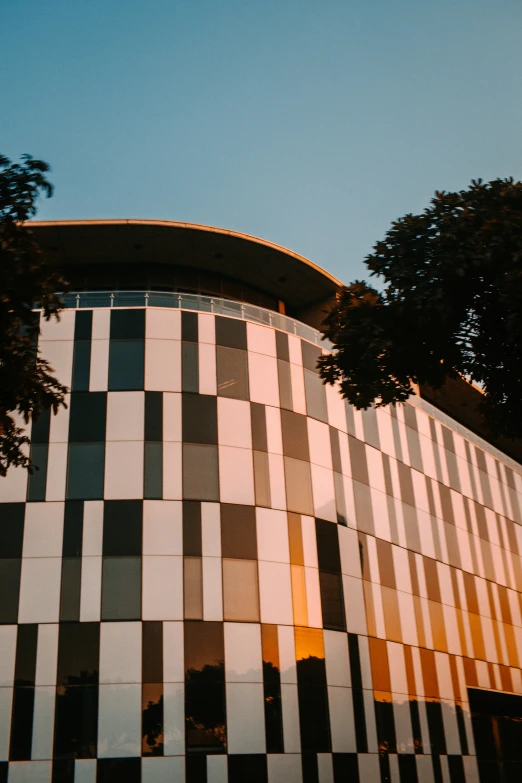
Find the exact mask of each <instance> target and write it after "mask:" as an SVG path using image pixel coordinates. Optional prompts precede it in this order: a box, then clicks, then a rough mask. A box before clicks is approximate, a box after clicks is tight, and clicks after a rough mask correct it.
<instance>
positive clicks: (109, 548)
mask: <svg viewBox="0 0 522 783" xmlns="http://www.w3.org/2000/svg"><path fill="white" fill-rule="evenodd" d="M142 519H143V503H142V501H141V500H106V501H105V503H104V504H103V554H104V555H106V556H113V557H114V556H122V555H126V556H131V555H136V556H137V555H141V548H142V528H143V523H142Z"/></svg>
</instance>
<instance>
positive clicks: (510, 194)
mask: <svg viewBox="0 0 522 783" xmlns="http://www.w3.org/2000/svg"><path fill="white" fill-rule="evenodd" d="M365 263H366V265H367V267H368V269H369V270H370V274H371V275H372V276H377V277H380V278H381V279H383V280H384V290H383V291H378V290H376V289H375V288H372V287H371V286H369V285H367V284H366V283H365V282H362V281H356V282H354V283H353V284H352V285H349V286H347V287H345V288H343V289H342V290H341V291H340V293H339V295H338V300H337V303H336V305H335V306H334V307H333V308H332V310H331V312H330V313H329V314H328V315H327V317H326V321H325V324H324V331H325V334H326V336H327V337H328V338H329V339H330V340H331V341H332V342H333V344H334V352H333V354H332V355H331V356H324V357H322V359H321V360H320V372H321V375H322V377H323V379H324V380H325V381H327V382H329V383H334V382H335V381H339V382H340V385H341V391H342V394H343V396H344V397H346V399H347V400H348V401H349V402H350V403H352V404H353V405H355V407H356V408H359V409H361V408H362V409H364V408H368V407H370V406H373V405H376V406H378V405H388V404H390V403H396V402H403V401H405V400H406V399H408V397H409V396H410V395H411V394H412V393H413V389H412V382H413V383H415V384H427V385H429V386H432V387H433V388H440V387H441V386H442V385H443V383H444V382H445V380H446V379H447V378H455V377H457V376H462V375H463V376H465V377H466V378H468V379H470V380H471V381H474V382H476V383H478V384H480V385H481V387H482V389H483V392H484V395H483V400H482V403H481V412H482V413H483V414H484V417H485V420H486V423H487V424H488V425H489V428H490V430H491V433H492V434H503V435H507V436H511V437H520V436H522V416H521V415H520V410H519V408H520V394H521V389H522V183H521V182H514V181H513V179H497V180H494V181H492V182H488V183H483V182H482V181H481V180H477V181H472V183H471V185H470V187H469V188H467V189H466V190H462V191H460V192H458V193H446V192H437V193H436V194H435V197H434V198H433V199H432V201H431V204H430V206H429V207H428V208H427V209H425V210H424V212H423V213H422V214H420V215H411V214H409V215H406V216H405V217H403V218H400V219H399V220H397V221H395V222H394V223H393V224H392V227H391V228H390V230H389V231H388V232H387V234H386V236H385V238H384V240H383V241H382V242H377V244H376V245H375V246H374V249H373V252H372V253H371V254H370V255H369V256H368V257H367V258H366V260H365Z"/></svg>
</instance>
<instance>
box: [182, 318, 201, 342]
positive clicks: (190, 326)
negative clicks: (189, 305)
mask: <svg viewBox="0 0 522 783" xmlns="http://www.w3.org/2000/svg"><path fill="white" fill-rule="evenodd" d="M181 339H182V340H183V341H184V342H185V341H186V342H190V343H197V342H198V339H199V329H198V314H197V313H181Z"/></svg>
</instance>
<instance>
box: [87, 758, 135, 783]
mask: <svg viewBox="0 0 522 783" xmlns="http://www.w3.org/2000/svg"><path fill="white" fill-rule="evenodd" d="M115 780H124V781H125V783H140V781H141V759H140V758H127V759H125V758H123V759H98V764H97V775H96V783H113V781H115Z"/></svg>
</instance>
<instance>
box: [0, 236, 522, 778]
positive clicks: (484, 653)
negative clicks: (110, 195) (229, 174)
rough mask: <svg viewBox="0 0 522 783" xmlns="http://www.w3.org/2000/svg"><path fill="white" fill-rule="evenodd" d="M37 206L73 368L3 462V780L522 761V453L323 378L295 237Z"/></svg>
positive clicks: (497, 771)
mask: <svg viewBox="0 0 522 783" xmlns="http://www.w3.org/2000/svg"><path fill="white" fill-rule="evenodd" d="M33 230H34V231H35V233H36V235H37V237H38V238H39V239H40V240H41V241H42V244H44V245H46V246H47V247H48V248H50V249H51V252H53V253H54V254H55V255H57V257H58V258H59V259H60V263H61V265H62V266H63V268H64V269H65V271H66V274H68V275H69V277H70V278H71V280H72V281H73V284H74V286H75V288H74V291H73V293H71V294H68V295H67V308H66V310H65V311H64V312H63V314H62V315H61V319H60V321H59V322H55V321H51V322H43V323H42V328H41V351H42V355H43V356H44V357H45V358H47V359H49V361H50V362H51V364H52V365H53V367H54V368H55V370H56V374H57V375H58V377H59V379H60V380H61V381H62V382H63V383H65V384H67V385H68V386H69V387H70V389H71V393H70V396H69V399H68V408H67V410H61V411H60V412H59V413H58V415H57V416H51V417H41V418H40V420H39V421H38V423H37V424H36V425H35V426H34V427H33V431H32V457H33V460H34V462H35V463H36V465H38V467H39V470H38V471H36V472H35V473H34V474H33V475H32V476H28V475H27V473H26V472H25V471H22V470H18V469H17V470H14V469H13V470H10V471H9V474H8V476H7V478H5V479H0V584H1V588H0V623H1V625H0V781H9V783H112V782H113V781H125V782H127V781H128V783H134V782H136V783H138V781H144V783H167V782H169V783H182V781H186V783H227V782H229V783H243V782H245V781H248V782H250V781H251V782H252V783H344V782H345V781H346V782H348V781H349V782H350V783H351V782H352V781H353V782H355V781H359V782H360V783H374V781H382V783H385V782H386V781H390V782H393V783H410V782H411V783H417V782H418V783H475V782H476V781H479V780H480V781H482V783H485V782H486V781H488V782H489V781H497V780H498V781H504V782H505V783H512V782H513V781H520V780H521V779H522V751H521V748H522V742H521V740H522V734H521V731H522V729H521V725H522V707H521V702H522V696H521V695H520V694H522V676H521V668H522V600H521V599H522V570H521V562H520V555H521V554H522V527H521V524H522V518H521V512H520V504H521V497H520V495H521V492H522V478H521V475H520V474H521V467H520V465H519V464H517V463H516V462H514V461H513V460H512V459H510V458H509V457H507V456H506V455H505V454H503V453H501V452H499V451H498V450H497V449H495V448H494V447H493V446H492V445H491V444H488V443H487V442H485V441H484V440H482V439H481V438H479V437H478V436H476V435H474V434H473V433H472V432H470V431H469V430H467V429H465V428H464V427H462V426H461V425H459V424H458V423H457V422H456V421H454V420H452V419H450V418H449V417H448V416H447V415H445V414H444V413H443V412H442V411H441V410H439V409H438V408H436V407H434V406H433V405H431V404H430V403H429V402H427V401H425V400H423V399H421V398H419V397H415V398H414V399H412V401H411V402H410V403H409V404H406V405H403V406H399V407H397V408H386V409H379V410H377V411H375V410H370V411H367V412H364V413H361V412H357V411H355V410H354V409H353V408H352V407H351V406H349V405H347V404H345V402H344V401H343V400H342V399H341V397H340V396H339V394H338V392H337V391H336V389H334V388H332V387H328V386H327V387H325V386H324V385H323V384H322V382H321V380H320V378H319V376H318V374H317V371H316V362H317V358H318V356H319V355H320V354H321V352H322V351H325V350H327V347H326V348H325V345H324V343H323V342H321V340H320V335H319V333H318V332H316V331H315V329H314V326H317V325H318V324H319V323H320V318H321V313H322V311H323V308H324V304H325V302H328V300H329V299H331V297H332V296H333V295H334V294H335V290H336V288H337V286H338V285H339V283H338V281H336V280H334V279H333V278H332V277H330V276H329V275H327V274H326V273H324V272H322V270H320V269H319V268H318V267H316V266H314V265H313V264H311V263H310V262H307V261H306V260H305V259H302V258H301V257H299V256H296V255H295V254H291V253H289V252H288V251H285V250H283V249H282V248H278V247H276V246H274V245H270V244H269V243H264V242H261V241H260V240H255V239H253V238H250V237H245V236H242V235H238V234H233V233H232V232H224V231H219V230H214V229H209V228H205V227H201V226H187V225H182V224H160V223H154V222H142V223H140V222H130V221H113V222H105V223H103V222H96V223H61V224H34V229H33Z"/></svg>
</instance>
